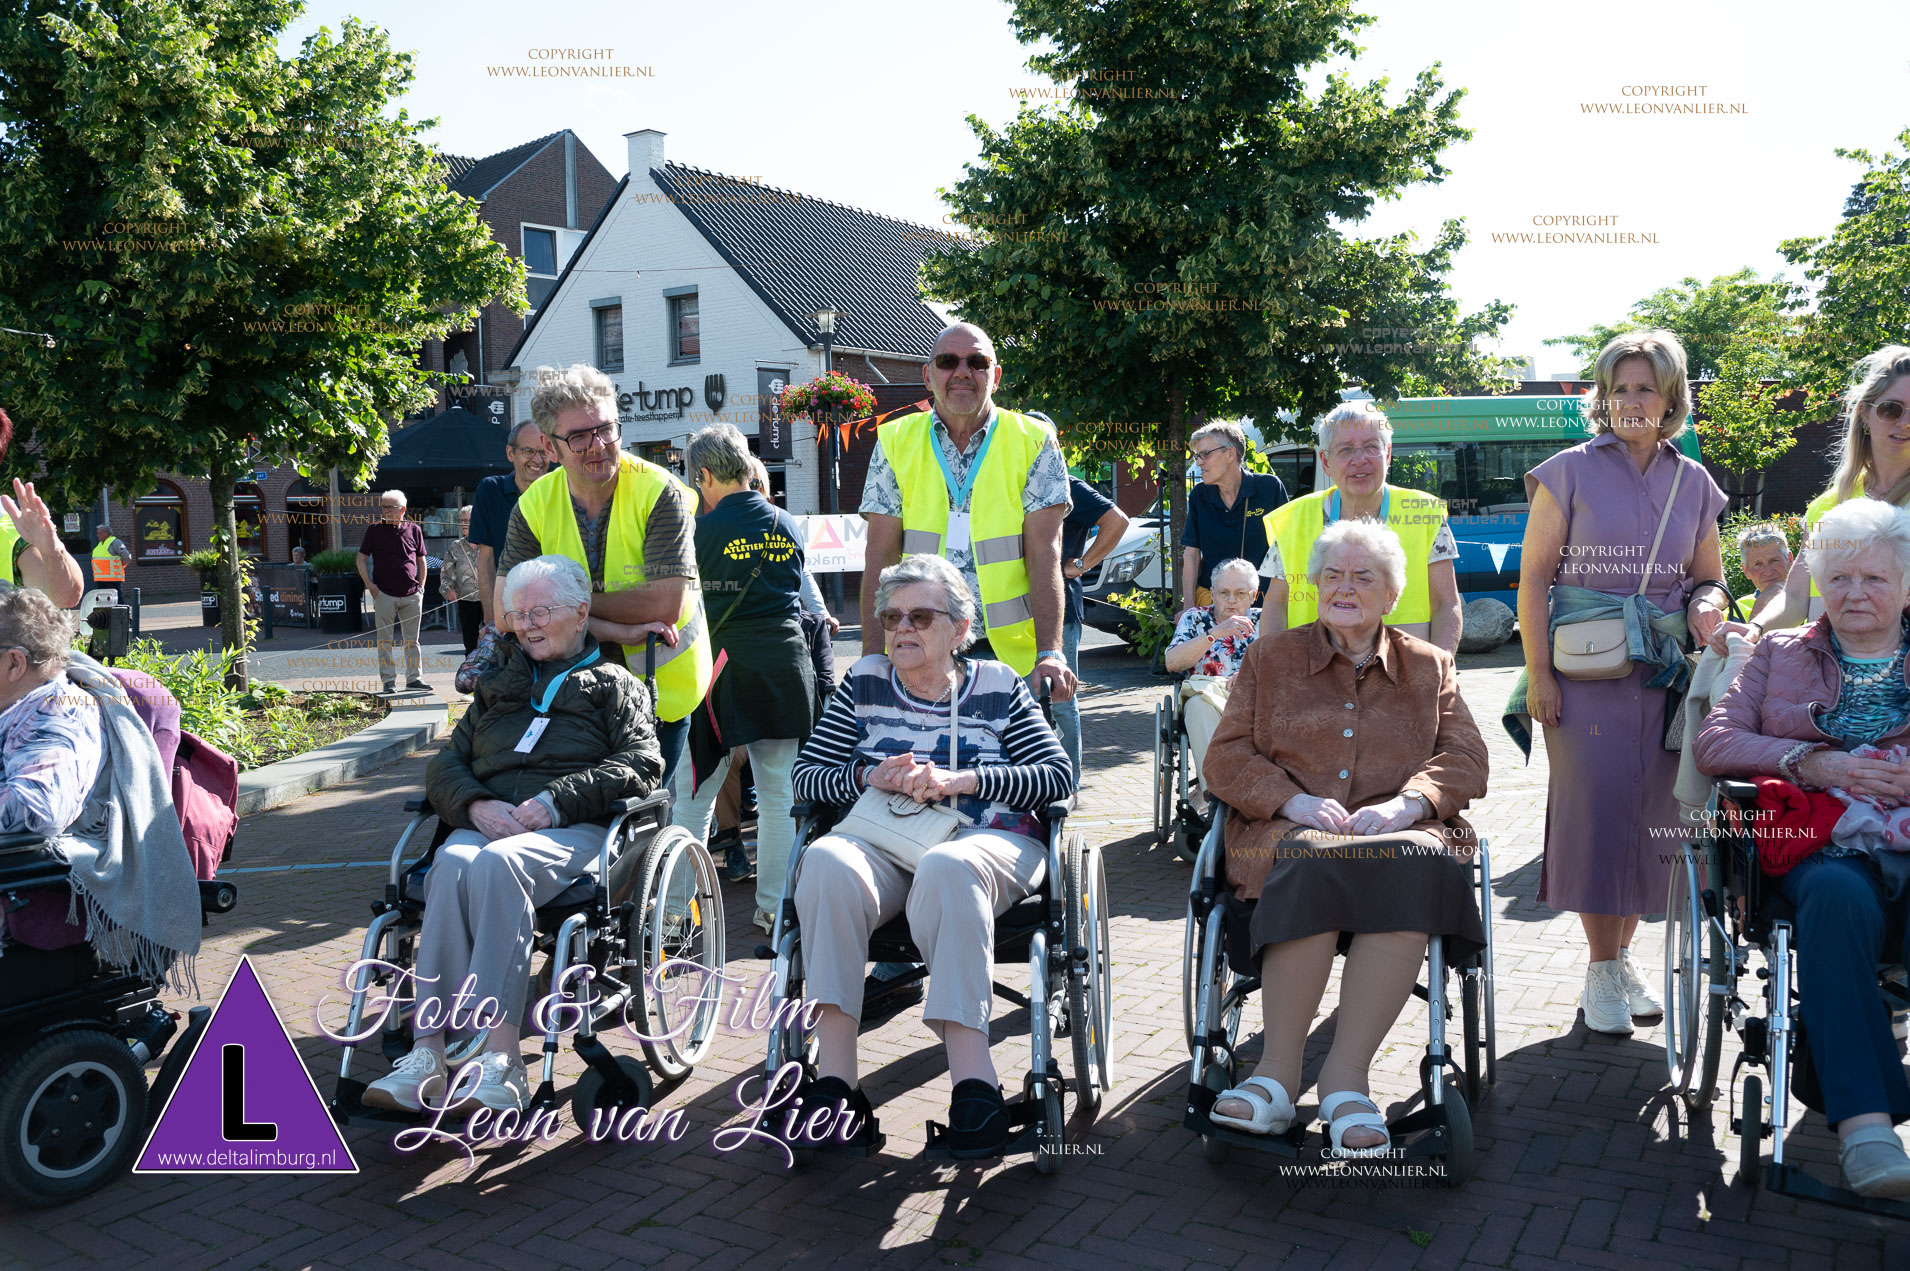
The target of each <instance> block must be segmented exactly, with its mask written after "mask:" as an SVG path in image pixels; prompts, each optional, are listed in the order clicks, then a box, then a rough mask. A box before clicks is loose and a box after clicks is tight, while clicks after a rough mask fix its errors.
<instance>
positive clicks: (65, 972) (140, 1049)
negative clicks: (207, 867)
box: [0, 834, 238, 1206]
mask: <svg viewBox="0 0 1910 1271" xmlns="http://www.w3.org/2000/svg"><path fill="white" fill-rule="evenodd" d="M230 852H231V846H230V844H229V843H228V845H227V848H226V853H227V855H229V854H230ZM67 875H68V870H67V866H66V863H65V862H64V861H62V860H60V859H59V858H58V857H57V856H55V855H54V854H53V853H52V852H51V851H49V850H48V849H47V848H46V844H45V840H43V839H41V838H39V837H38V836H36V835H30V834H14V835H5V836H0V899H4V900H5V901H6V902H7V903H6V904H5V905H4V906H0V908H6V909H11V908H13V907H15V906H16V905H17V904H18V902H19V901H20V900H21V899H22V898H23V897H25V898H32V897H34V896H35V895H36V894H37V895H38V896H40V897H42V898H45V899H49V900H51V902H52V903H53V904H54V905H57V906H59V907H60V908H61V910H62V911H64V909H65V906H66V905H67V904H68V899H67V898H68V897H69V896H70V895H71V890H70V888H69V887H68V884H67ZM237 901H238V889H237V888H236V887H234V886H233V885H232V884H231V883H229V882H219V881H217V880H202V881H201V882H200V884H199V908H200V914H201V921H202V922H203V921H204V920H205V915H207V914H214V913H226V912H228V911H230V910H231V909H232V907H233V906H234V905H235V904H236V903H237ZM164 988H165V986H164V985H163V984H161V983H160V982H158V981H156V980H152V979H148V978H146V977H145V976H141V975H137V974H134V973H132V972H128V971H121V970H118V969H116V968H114V967H111V966H109V965H107V964H105V963H103V962H102V961H101V960H100V959H99V957H98V955H97V954H96V953H95V952H94V950H93V946H92V945H91V944H89V943H86V942H84V941H82V942H80V943H78V944H73V945H68V946H67V947H65V948H62V949H39V948H34V947H32V946H30V945H27V944H25V943H23V942H21V941H18V940H15V941H12V942H10V943H9V945H8V947H7V951H6V956H5V957H4V958H0V1039H4V1040H0V1192H4V1193H5V1194H7V1195H9V1196H12V1197H15V1198H17V1199H19V1200H21V1201H24V1202H25V1203H27V1204H30V1205H40V1206H46V1205H57V1204H61V1203H63V1202H66V1201H70V1200H76V1199H78V1198H79V1197H81V1196H85V1195H87V1194H88V1193H90V1192H94V1191H97V1190H99V1189H100V1188H101V1187H104V1186H105V1185H106V1184H107V1183H108V1182H110V1181H111V1180H112V1179H113V1178H114V1177H115V1176H117V1175H118V1174H119V1173H120V1172H121V1171H122V1170H124V1169H125V1168H126V1167H127V1166H128V1165H130V1164H131V1163H132V1159H133V1156H134V1154H135V1153H137V1152H138V1151H139V1149H140V1146H141V1145H142V1144H143V1143H144V1142H145V1141H146V1134H147V1132H148V1130H149V1129H150V1128H151V1127H150V1117H151V1116H152V1115H153V1114H155V1113H157V1112H158V1111H159V1109H161V1108H164V1107H165V1106H166V1100H167V1099H169V1098H170V1097H171V1096H172V1091H173V1088H174V1087H175V1086H177V1085H178V1084H179V1078H180V1076H181V1075H182V1074H183V1073H184V1072H185V1067H186V1061H187V1060H188V1059H189V1058H190V1057H191V1056H192V1052H193V1050H194V1049H195V1048H196V1047H197V1046H198V1044H199V1038H200V1036H201V1035H202V1034H203V1033H204V1032H205V1030H206V1025H207V1024H208V1023H209V1022H210V1021H211V1019H212V1008H211V1007H209V1006H194V1007H192V1008H190V1010H189V1011H188V1018H187V1022H186V1028H185V1031H184V1033H183V1034H180V1035H179V1037H178V1040H177V1043H176V1044H172V1043H173V1038H174V1035H175V1034H178V1033H179V1017H178V1015H177V1014H176V1013H175V1012H173V1011H169V1010H167V1009H166V1008H165V1006H164V1005H163V1004H162V1003H161V1002H160V995H161V993H162V992H163V991H164ZM169 1044H170V1049H169V1048H168V1046H169ZM162 1058H163V1062H161V1064H160V1067H159V1072H158V1074H157V1075H156V1076H155V1078H154V1079H153V1082H152V1085H151V1087H150V1089H149V1088H148V1086H147V1082H146V1072H145V1069H146V1066H147V1065H148V1064H150V1063H152V1062H153V1061H154V1060H159V1059H162Z"/></svg>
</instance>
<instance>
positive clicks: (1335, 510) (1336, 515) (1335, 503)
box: [1326, 486, 1393, 525]
mask: <svg viewBox="0 0 1910 1271" xmlns="http://www.w3.org/2000/svg"><path fill="white" fill-rule="evenodd" d="M1392 501H1393V492H1392V491H1391V490H1389V489H1387V488H1386V487H1385V486H1381V487H1380V490H1379V519H1380V520H1382V521H1383V520H1385V519H1386V509H1387V507H1388V505H1390V504H1391V503H1392ZM1339 519H1340V487H1338V486H1334V487H1333V492H1332V494H1330V495H1328V496H1327V500H1326V523H1327V524H1328V525H1331V524H1333V522H1335V521H1337V520H1339Z"/></svg>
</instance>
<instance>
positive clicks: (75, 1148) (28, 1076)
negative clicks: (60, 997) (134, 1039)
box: [0, 1028, 146, 1205]
mask: <svg viewBox="0 0 1910 1271" xmlns="http://www.w3.org/2000/svg"><path fill="white" fill-rule="evenodd" d="M145 1128H146V1074H145V1073H144V1072H142V1071H141V1070H140V1066H139V1065H138V1064H137V1063H135V1062H134V1061H133V1055H132V1052H131V1051H130V1050H129V1049H127V1046H126V1043H125V1042H123V1041H121V1040H120V1039H119V1038H117V1037H115V1036H113V1035H112V1034H111V1033H109V1032H106V1031H105V1030H104V1029H100V1028H75V1029H68V1030H66V1031H64V1032H58V1033H54V1034H53V1035H52V1036H50V1037H45V1038H42V1039H41V1040H40V1041H38V1042H35V1043H34V1044H33V1045H32V1046H29V1047H28V1048H27V1049H26V1051H25V1052H24V1053H23V1054H21V1055H20V1056H19V1057H18V1058H16V1059H15V1060H14V1061H13V1063H12V1064H11V1065H9V1066H8V1068H7V1069H6V1082H5V1087H4V1089H0V1191H5V1192H8V1193H10V1194H12V1195H14V1196H17V1197H19V1198H20V1199H21V1200H23V1201H26V1202H27V1203H28V1204H32V1205H57V1204H60V1203H61V1202H62V1201H69V1200H73V1199H75V1198H76V1197H80V1196H84V1195H86V1194H87V1193H88V1192H91V1191H95V1190H97V1189H98V1188H100V1187H103V1186H104V1185H105V1184H106V1183H107V1182H108V1181H109V1180H111V1179H112V1178H113V1177H114V1176H115V1175H116V1174H118V1173H119V1172H120V1171H121V1170H123V1169H125V1168H126V1166H127V1165H128V1164H130V1163H131V1160H132V1156H133V1153H135V1152H136V1151H138V1150H139V1145H140V1141H141V1138H142V1137H143V1135H142V1131H144V1129H145Z"/></svg>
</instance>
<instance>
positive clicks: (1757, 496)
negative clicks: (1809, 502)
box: [1694, 327, 1809, 514]
mask: <svg viewBox="0 0 1910 1271" xmlns="http://www.w3.org/2000/svg"><path fill="white" fill-rule="evenodd" d="M1769 347H1770V337H1768V336H1767V335H1764V334H1763V333H1761V332H1760V331H1759V330H1758V329H1757V328H1755V327H1754V328H1749V329H1747V330H1746V332H1745V333H1744V338H1742V339H1739V340H1735V341H1733V342H1732V343H1730V344H1728V345H1726V346H1725V349H1724V353H1723V355H1722V357H1721V358H1720V361H1719V366H1718V374H1717V377H1716V378H1715V379H1713V380H1710V381H1708V382H1706V383H1703V384H1700V385H1698V386H1697V394H1696V395H1697V403H1696V405H1697V408H1698V409H1697V411H1696V419H1695V423H1694V427H1695V428H1696V429H1697V432H1698V445H1699V448H1700V449H1701V450H1702V451H1703V453H1704V457H1705V460H1706V462H1708V463H1711V464H1713V465H1715V466H1717V467H1720V468H1725V469H1728V470H1730V471H1731V472H1732V473H1733V474H1734V475H1735V476H1736V478H1737V489H1736V490H1735V491H1733V492H1732V493H1734V494H1735V495H1737V496H1738V497H1739V498H1741V499H1747V500H1749V501H1750V503H1751V508H1752V511H1753V512H1755V513H1760V514H1761V513H1762V512H1763V509H1764V476H1765V472H1766V470H1767V469H1768V468H1769V467H1770V466H1771V465H1772V464H1774V463H1776V462H1777V461H1778V460H1779V459H1781V458H1783V457H1784V455H1785V453H1786V452H1788V451H1789V450H1790V448H1791V447H1792V446H1794V445H1796V444H1797V428H1798V425H1800V424H1802V423H1804V422H1805V421H1806V420H1807V419H1809V416H1807V415H1803V414H1800V413H1799V412H1798V411H1797V410H1795V409H1787V408H1786V404H1785V403H1786V399H1787V398H1789V397H1791V395H1792V393H1793V391H1794V389H1793V386H1792V385H1791V384H1789V383H1786V382H1783V381H1777V380H1771V379H1767V378H1765V375H1764V371H1765V369H1766V368H1765V366H1764V360H1765V356H1766V354H1765V350H1766V349H1768V348H1769ZM1798 404H1799V403H1797V402H1791V403H1790V405H1791V406H1795V405H1798Z"/></svg>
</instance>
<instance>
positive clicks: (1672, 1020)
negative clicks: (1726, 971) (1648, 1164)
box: [1665, 844, 1710, 1097]
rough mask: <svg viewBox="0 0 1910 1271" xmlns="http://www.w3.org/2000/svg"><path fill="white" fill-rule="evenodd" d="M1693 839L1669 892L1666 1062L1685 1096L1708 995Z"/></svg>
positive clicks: (1695, 1061)
mask: <svg viewBox="0 0 1910 1271" xmlns="http://www.w3.org/2000/svg"><path fill="white" fill-rule="evenodd" d="M1695 850H1696V849H1695V848H1693V847H1692V846H1691V845H1690V844H1687V845H1686V848H1685V853H1684V859H1683V860H1682V861H1680V862H1679V863H1677V864H1675V865H1673V866H1672V868H1671V883H1670V887H1669V890H1668V892H1667V894H1666V897H1665V1064H1666V1067H1667V1068H1669V1070H1670V1076H1671V1089H1672V1093H1674V1094H1676V1095H1678V1096H1680V1097H1685V1096H1686V1095H1687V1092H1688V1091H1689V1090H1690V1089H1691V1079H1692V1076H1693V1074H1694V1073H1695V1072H1696V1070H1697V1066H1698V1059H1699V1052H1700V1048H1701V1046H1702V1042H1701V1040H1700V1038H1699V1023H1700V1018H1701V1016H1702V1013H1703V1011H1704V1007H1705V1004H1706V1003H1705V999H1706V998H1707V997H1708V996H1709V995H1710V994H1709V988H1710V977H1709V976H1708V975H1707V973H1706V967H1705V958H1704V953H1705V934H1706V932H1705V927H1706V923H1705V918H1704V910H1703V909H1702V908H1701V907H1700V906H1699V903H1698V886H1697V882H1698V863H1697V860H1696V859H1695V857H1694V855H1693V853H1694V852H1695Z"/></svg>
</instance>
